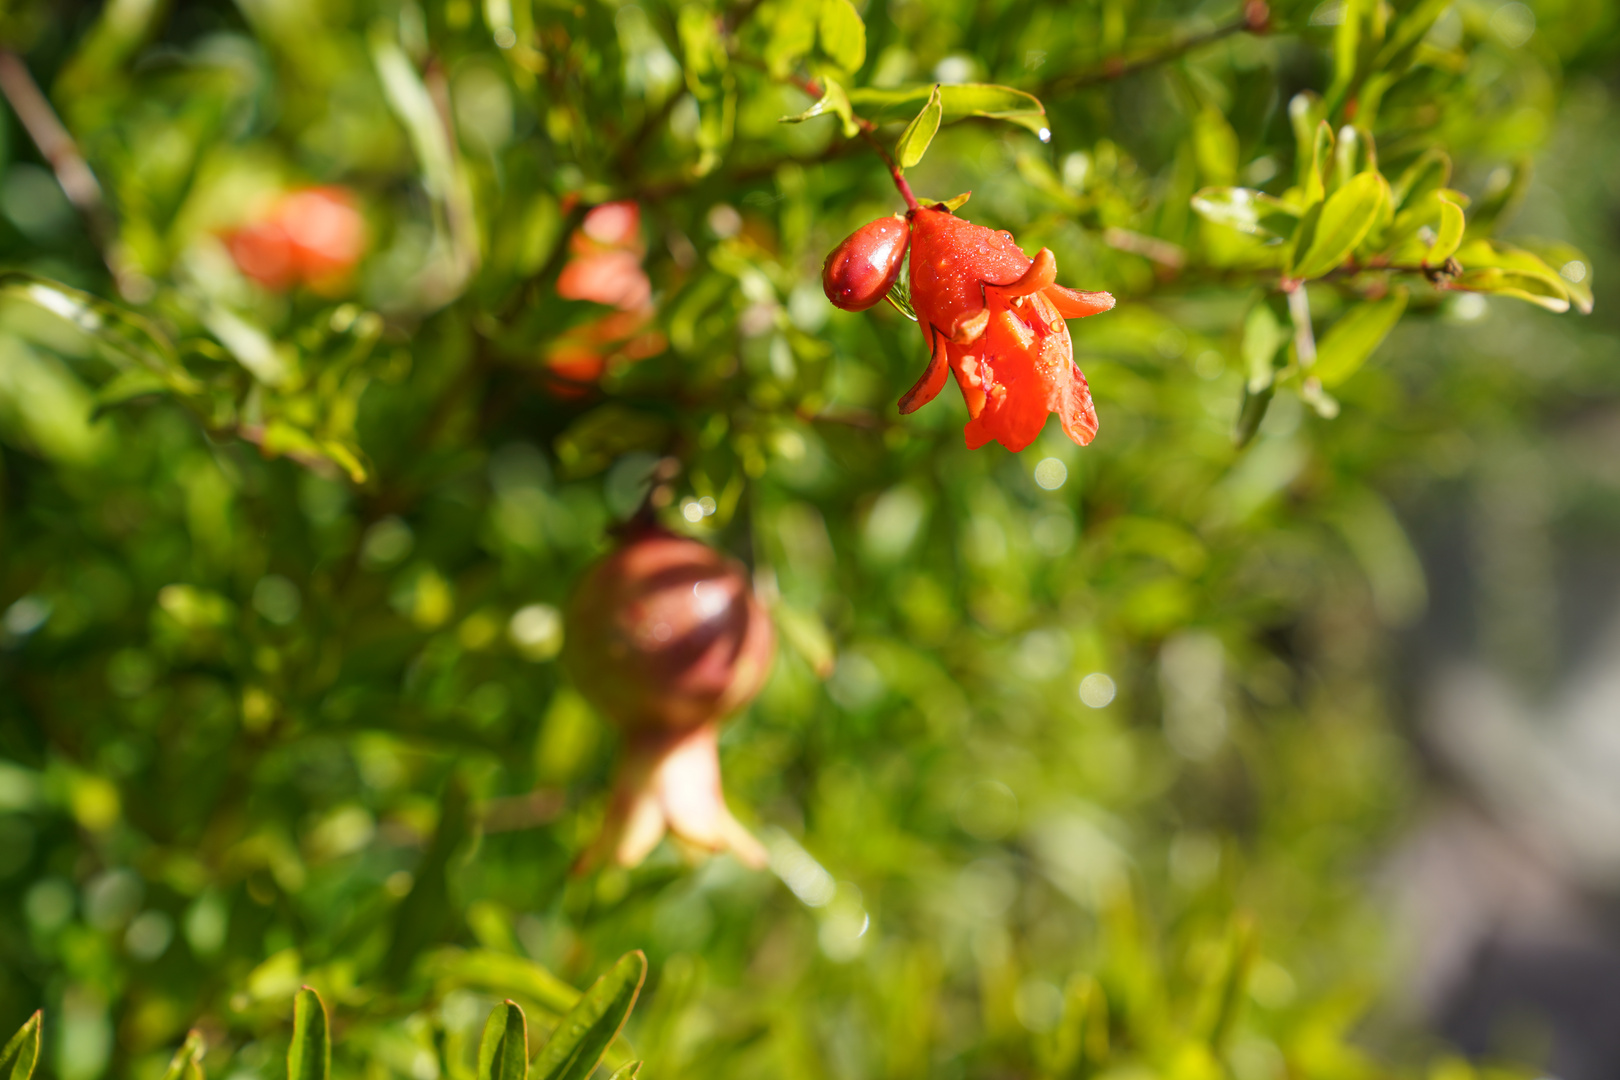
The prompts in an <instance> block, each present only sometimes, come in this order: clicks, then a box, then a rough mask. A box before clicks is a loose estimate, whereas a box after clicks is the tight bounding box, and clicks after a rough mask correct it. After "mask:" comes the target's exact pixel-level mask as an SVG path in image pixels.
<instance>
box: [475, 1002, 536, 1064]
mask: <svg viewBox="0 0 1620 1080" xmlns="http://www.w3.org/2000/svg"><path fill="white" fill-rule="evenodd" d="M528 1075H529V1022H528V1020H527V1019H525V1017H524V1015H523V1010H522V1009H521V1008H520V1007H519V1006H518V1004H517V1002H515V1001H512V1000H510V999H508V1000H507V1001H505V1002H503V1003H502V1004H500V1005H497V1006H495V1008H494V1010H493V1011H491V1012H490V1014H489V1020H488V1021H486V1022H485V1024H484V1038H483V1040H482V1041H481V1042H480V1043H479V1044H478V1080H525V1078H526V1077H527V1076H528Z"/></svg>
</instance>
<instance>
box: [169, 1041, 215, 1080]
mask: <svg viewBox="0 0 1620 1080" xmlns="http://www.w3.org/2000/svg"><path fill="white" fill-rule="evenodd" d="M207 1051H208V1045H207V1043H205V1042H204V1041H203V1037H202V1032H200V1031H198V1030H197V1029H196V1028H192V1029H191V1030H190V1031H189V1032H187V1033H186V1041H185V1042H183V1043H181V1044H180V1049H179V1050H178V1051H176V1052H175V1055H174V1058H173V1060H171V1061H170V1062H169V1068H168V1070H167V1071H166V1072H164V1074H163V1080H203V1069H202V1059H203V1054H205V1053H207Z"/></svg>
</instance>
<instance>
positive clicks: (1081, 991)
mask: <svg viewBox="0 0 1620 1080" xmlns="http://www.w3.org/2000/svg"><path fill="white" fill-rule="evenodd" d="M1107 1057H1108V999H1107V998H1106V997H1104V996H1103V992H1102V987H1101V986H1100V985H1098V983H1097V980H1096V979H1095V978H1093V977H1092V976H1090V975H1082V974H1075V975H1071V976H1070V977H1069V981H1068V983H1067V985H1065V986H1064V988H1063V1013H1062V1016H1061V1018H1060V1019H1059V1020H1058V1024H1057V1027H1056V1028H1055V1029H1054V1030H1053V1033H1052V1041H1051V1050H1050V1051H1049V1053H1048V1055H1047V1059H1048V1060H1047V1070H1046V1071H1047V1073H1048V1074H1049V1075H1052V1076H1059V1077H1067V1076H1075V1075H1080V1074H1081V1070H1082V1068H1084V1066H1091V1067H1092V1068H1095V1067H1096V1066H1098V1065H1101V1064H1102V1063H1103V1061H1104V1060H1105V1059H1106V1058H1107ZM1085 1071H1086V1072H1090V1071H1091V1070H1090V1069H1087V1070H1085Z"/></svg>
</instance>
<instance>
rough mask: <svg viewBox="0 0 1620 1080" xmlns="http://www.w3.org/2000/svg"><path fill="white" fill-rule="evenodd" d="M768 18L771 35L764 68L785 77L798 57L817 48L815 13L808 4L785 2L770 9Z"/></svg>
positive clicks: (789, 0) (767, 44)
mask: <svg viewBox="0 0 1620 1080" xmlns="http://www.w3.org/2000/svg"><path fill="white" fill-rule="evenodd" d="M761 14H765V13H764V12H762V13H761ZM769 19H770V27H771V36H770V40H769V41H768V42H766V45H765V66H766V67H768V68H769V69H770V72H771V74H772V75H774V76H776V77H777V78H779V79H780V78H785V77H786V76H787V75H788V74H789V73H791V72H792V70H793V65H794V64H796V63H798V61H799V58H800V57H802V56H804V55H805V54H806V53H808V52H809V51H810V50H811V49H813V48H814V47H815V44H816V21H817V20H816V10H815V8H813V7H811V6H810V5H809V4H803V3H797V2H795V0H785V2H783V3H779V4H776V5H774V6H773V7H772V8H771V9H769Z"/></svg>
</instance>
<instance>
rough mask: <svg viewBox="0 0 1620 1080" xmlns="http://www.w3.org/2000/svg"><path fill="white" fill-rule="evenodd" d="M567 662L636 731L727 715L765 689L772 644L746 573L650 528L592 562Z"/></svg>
mask: <svg viewBox="0 0 1620 1080" xmlns="http://www.w3.org/2000/svg"><path fill="white" fill-rule="evenodd" d="M567 643H568V644H567V648H566V650H565V652H564V657H563V659H564V661H565V663H566V664H567V666H568V668H569V672H570V674H572V675H573V677H574V681H575V682H576V683H577V684H578V686H579V689H580V691H581V692H582V693H584V695H585V696H586V697H587V698H589V699H590V700H591V702H592V703H593V704H594V705H596V707H597V708H598V709H600V710H601V711H602V712H603V713H604V714H605V715H606V716H607V718H608V719H609V720H611V721H612V722H613V723H614V724H615V725H617V726H618V727H619V728H621V729H622V730H623V731H625V732H626V733H627V734H631V735H635V734H640V733H645V732H660V733H671V732H683V731H689V730H691V729H693V728H696V727H699V726H701V725H703V724H706V723H711V722H715V721H719V720H721V719H724V718H725V716H726V715H728V714H729V713H732V712H735V711H736V710H737V709H739V708H741V707H742V706H743V705H745V704H746V703H747V702H748V701H749V700H751V699H752V698H753V696H754V695H755V694H756V693H758V692H759V689H760V687H761V686H763V685H764V683H765V676H766V674H767V673H768V672H769V670H770V664H771V658H772V654H773V653H774V651H775V647H776V637H775V633H774V631H773V630H772V628H771V622H770V619H769V617H768V616H767V615H766V614H765V611H764V609H763V608H762V607H761V606H760V603H759V601H758V600H757V599H755V597H754V592H753V589H752V588H750V584H749V578H748V572H747V570H745V569H744V568H743V566H742V565H741V564H740V563H738V562H737V561H736V560H734V559H731V558H728V557H727V556H725V555H723V554H721V553H720V552H718V551H715V550H714V549H713V548H711V547H709V546H708V545H706V544H701V543H699V542H698V541H696V540H688V539H686V538H685V537H681V536H676V535H674V534H673V533H669V532H666V531H664V530H662V529H647V530H645V531H642V532H641V533H639V534H638V535H636V536H633V537H632V538H631V539H629V540H628V541H627V542H625V543H624V544H623V545H622V546H621V547H620V548H619V549H618V550H617V551H614V552H613V553H612V554H610V555H608V556H607V557H606V558H604V559H602V560H601V561H600V562H598V563H597V564H596V565H595V566H592V567H591V568H590V569H589V570H587V571H586V573H585V576H584V578H583V579H582V580H581V581H580V584H579V588H578V589H577V590H576V591H575V593H574V598H573V600H572V602H571V604H570V607H569V612H568V635H567Z"/></svg>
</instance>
